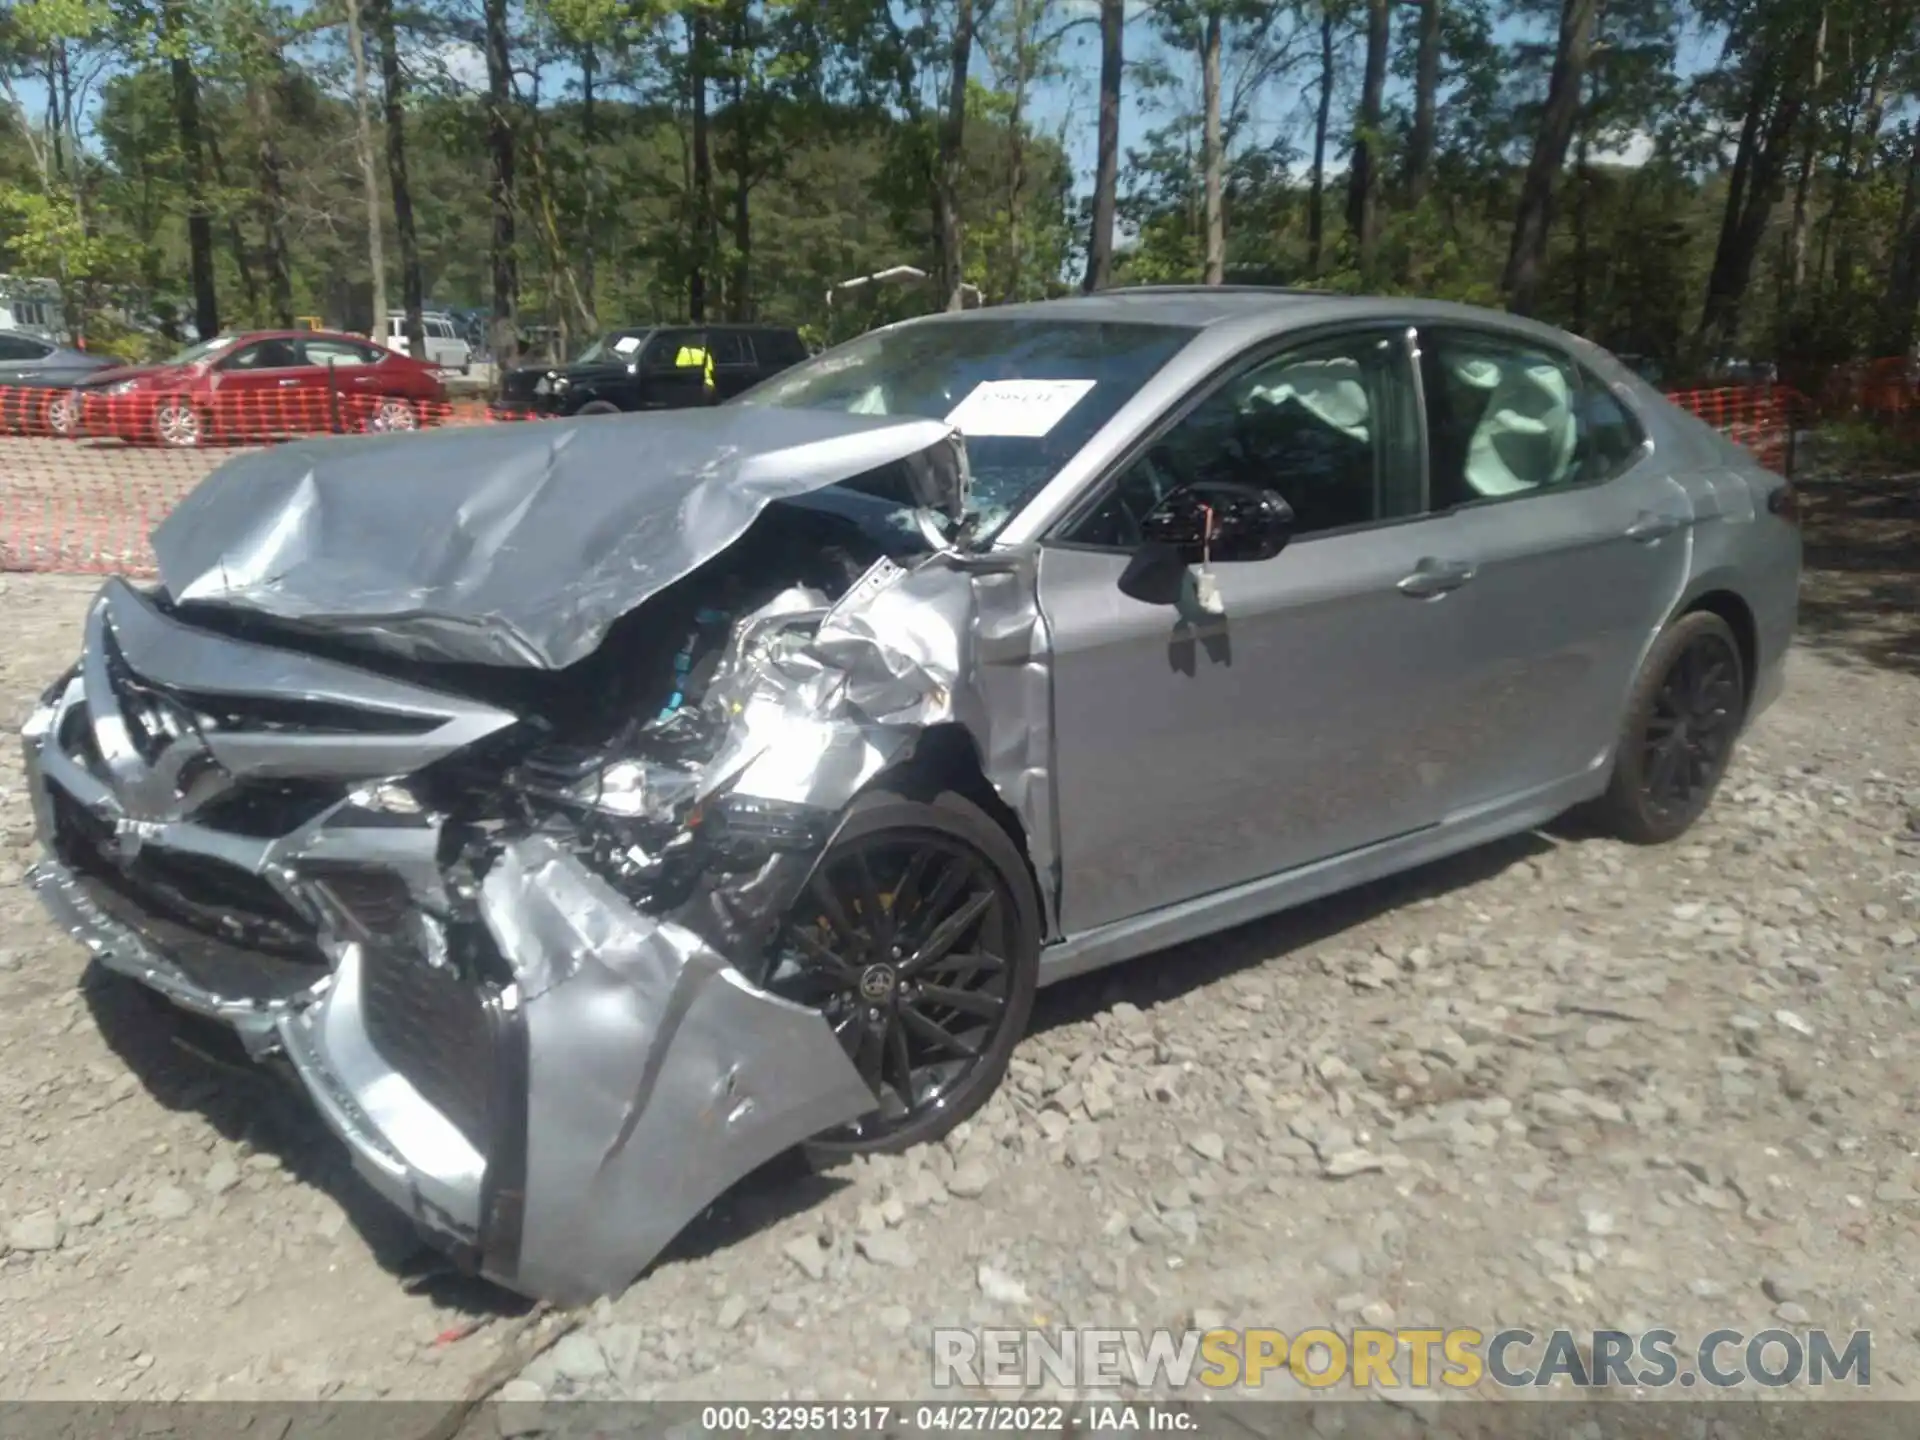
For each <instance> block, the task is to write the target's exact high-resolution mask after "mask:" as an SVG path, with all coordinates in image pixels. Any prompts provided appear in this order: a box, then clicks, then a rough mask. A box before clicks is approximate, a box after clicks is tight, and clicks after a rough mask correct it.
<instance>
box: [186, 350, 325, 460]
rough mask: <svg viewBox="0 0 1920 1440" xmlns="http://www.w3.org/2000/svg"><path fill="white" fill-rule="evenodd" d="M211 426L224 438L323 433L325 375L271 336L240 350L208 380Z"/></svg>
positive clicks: (230, 354)
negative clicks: (303, 361) (210, 394)
mask: <svg viewBox="0 0 1920 1440" xmlns="http://www.w3.org/2000/svg"><path fill="white" fill-rule="evenodd" d="M208 383H209V388H210V390H211V393H212V409H213V418H214V424H215V426H216V427H217V428H218V429H219V430H220V431H221V432H222V433H223V434H227V435H273V434H288V433H296V432H299V431H303V430H314V429H324V428H325V422H326V409H327V407H326V396H325V393H324V390H325V384H326V375H325V372H323V371H318V370H314V369H312V368H311V367H308V366H305V365H303V364H302V363H301V359H300V354H299V351H298V350H297V349H296V347H295V345H294V342H293V341H292V340H291V339H287V338H285V337H282V336H270V337H268V338H266V339H262V340H255V341H253V342H251V343H250V344H245V345H241V346H238V347H237V348H235V349H234V350H232V351H230V352H229V353H228V354H227V355H225V356H224V357H222V358H221V360H220V361H219V362H218V363H217V364H216V365H215V366H214V367H213V370H212V373H211V374H210V375H209V377H208Z"/></svg>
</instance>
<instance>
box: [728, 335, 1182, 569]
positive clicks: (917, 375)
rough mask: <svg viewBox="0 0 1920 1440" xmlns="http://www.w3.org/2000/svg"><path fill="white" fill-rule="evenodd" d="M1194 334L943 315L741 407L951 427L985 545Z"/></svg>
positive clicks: (862, 346) (822, 358)
mask: <svg viewBox="0 0 1920 1440" xmlns="http://www.w3.org/2000/svg"><path fill="white" fill-rule="evenodd" d="M1192 338H1193V331H1192V330H1190V329H1187V328H1185V327H1183V326H1174V325H1144V324H1135V323H1127V322H1121V323H1115V322H1106V321H1065V322H1063V321H1061V320H1059V319H1058V318H1055V317H1049V318H1047V319H1046V320H1039V319H1034V318H1030V317H1012V316H1010V317H1007V318H998V317H995V318H975V317H972V316H969V317H967V318H965V319H956V320H936V321H930V322H925V323H920V324H908V325H902V326H898V327H895V328H892V329H888V330H879V331H875V332H874V333H873V334H871V335H863V336H861V337H860V338H859V339H857V340H853V341H850V342H849V343H847V344H845V345H842V346H839V347H838V348H836V349H833V350H829V351H828V352H827V353H826V354H824V355H819V356H816V357H815V358H813V359H812V360H809V361H806V362H805V363H803V364H800V365H796V366H794V367H793V369H791V370H787V371H783V372H782V373H781V374H780V375H778V376H776V377H775V378H774V379H772V380H769V381H768V382H767V383H766V384H764V385H761V386H759V387H757V388H756V389H754V390H752V391H749V392H748V393H747V394H746V395H743V396H741V397H740V399H739V401H738V402H737V403H739V404H742V405H761V406H768V407H772V408H776V409H788V410H839V411H845V412H847V413H849V414H854V415H893V416H904V415H911V416H917V417H924V418H927V419H932V420H945V421H948V422H949V423H951V424H952V425H953V426H954V427H955V428H956V429H958V430H959V431H960V432H961V434H962V435H964V436H965V437H966V441H967V456H968V461H969V464H970V467H971V470H972V476H973V482H972V491H971V495H970V497H969V501H968V511H969V518H970V520H971V521H972V529H973V532H974V534H975V535H977V536H980V537H982V538H984V537H986V536H988V535H991V534H992V533H993V532H994V531H996V530H998V529H999V528H1000V526H1001V525H1003V524H1004V523H1005V522H1006V521H1007V520H1008V519H1010V518H1011V517H1012V516H1013V514H1014V512H1015V511H1017V510H1018V509H1019V508H1020V507H1021V506H1022V505H1024V504H1025V503H1026V502H1027V501H1028V500H1029V499H1031V498H1032V497H1033V495H1034V494H1035V493H1036V492H1037V491H1038V490H1039V489H1040V487H1041V486H1043V485H1045V484H1046V483H1047V481H1049V480H1051V479H1052V478H1053V477H1054V476H1055V475H1056V474H1058V473H1059V471H1060V468H1061V467H1062V466H1063V465H1065V464H1066V463H1067V461H1068V460H1069V459H1071V458H1072V457H1073V455H1074V454H1075V453H1076V452H1078V451H1079V449H1080V447H1081V446H1083V445H1085V444H1086V443H1087V441H1088V440H1090V439H1091V438H1092V437H1093V434H1094V432H1095V431H1097V430H1098V429H1099V428H1100V427H1101V426H1102V425H1104V424H1106V422H1107V421H1108V420H1110V419H1111V418H1113V414H1114V412H1115V411H1116V410H1118V409H1119V408H1120V406H1121V405H1122V404H1124V403H1125V402H1126V400H1127V399H1128V398H1129V397H1130V396H1132V395H1133V394H1134V392H1135V391H1137V390H1138V389H1139V388H1140V386H1141V385H1143V384H1144V383H1145V382H1146V381H1147V379H1148V378H1149V377H1151V376H1152V375H1153V374H1154V373H1155V372H1156V371H1157V370H1159V369H1160V368H1161V367H1162V366H1163V365H1165V364H1166V363H1167V361H1168V360H1170V359H1172V358H1173V356H1174V354H1175V353H1176V352H1177V351H1178V350H1179V349H1180V348H1181V347H1182V346H1183V345H1185V344H1186V343H1187V341H1189V340H1190V339H1192Z"/></svg>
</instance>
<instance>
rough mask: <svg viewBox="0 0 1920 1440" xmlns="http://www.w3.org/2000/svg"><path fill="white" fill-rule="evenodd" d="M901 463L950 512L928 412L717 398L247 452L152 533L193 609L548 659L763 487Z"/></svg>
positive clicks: (501, 661) (956, 492)
mask: <svg viewBox="0 0 1920 1440" xmlns="http://www.w3.org/2000/svg"><path fill="white" fill-rule="evenodd" d="M895 463H904V465H905V468H906V471H907V476H908V480H909V483H910V484H911V485H912V487H913V492H914V495H915V498H916V499H917V500H919V501H920V503H922V504H924V505H927V506H929V507H931V508H935V509H938V510H941V511H943V512H945V513H946V514H947V515H948V516H950V517H951V518H953V519H955V520H958V519H959V518H960V515H961V511H962V509H963V507H964V505H965V502H966V485H967V467H966V451H965V448H964V445H963V444H962V442H961V440H960V437H959V435H958V434H957V433H956V432H955V431H954V430H953V429H952V427H951V426H948V425H946V424H945V423H943V422H941V421H938V420H921V419H890V418H875V417H870V416H858V415H846V414H840V413H835V412H828V411H809V410H776V409H770V408H766V407H762V406H755V405H723V406H715V407H709V408H701V409H691V410H675V411H666V412H662V413H659V414H654V415H632V416H608V417H595V418H593V419H589V420H584V421H554V422H543V423H539V424H533V425H525V426H502V427H497V428H496V427H474V428H470V429H468V428H462V429H449V430H441V431H435V432H432V433H430V434H426V435H388V436H376V437H367V438H353V439H345V440H323V441H315V442H308V443H304V444H295V445H286V446H280V447H277V448H274V449H270V450H262V451H257V452H254V453H252V454H248V455H242V456H239V457H237V458H235V459H233V460H230V461H228V462H227V463H226V464H225V465H223V466H221V467H220V469H218V470H216V471H215V472H214V473H213V474H211V475H209V476H208V477H207V478H206V479H205V480H204V481H202V482H201V484H200V485H199V486H198V487H197V488H196V489H195V490H194V491H193V492H192V493H191V494H190V495H188V496H187V498H186V499H185V500H183V501H182V502H181V503H180V504H179V505H177V506H176V507H175V508H174V510H173V512H172V513H171V514H170V515H168V516H167V518H166V519H165V520H164V521H162V522H161V524H160V526H159V527H158V528H157V529H156V530H155V531H154V533H153V548H154V553H155V556H156V558H157V559H158V561H159V567H160V578H161V582H162V583H163V584H164V585H165V587H166V589H167V591H168V592H169V594H170V595H171V596H172V597H173V599H174V601H175V602H176V603H177V604H179V605H181V606H183V607H188V608H189V610H190V609H191V608H192V607H196V606H221V607H226V608H231V609H236V610H251V611H255V612H258V613H260V614H264V615H268V616H271V617H273V618H275V619H277V620H279V621H281V622H284V623H286V624H289V625H292V626H297V627H299V628H303V629H307V630H310V631H313V632H316V633H322V634H327V635H335V636H344V637H350V638H352V639H354V640H356V641H357V642H358V643H361V644H364V645H367V646H370V647H373V648H377V649H379V650H381V651H384V652H386V653H389V654H394V655H398V656H402V657H405V658H409V659H416V660H441V661H455V662H470V663H479V664H494V665H510V666H520V667H527V668H534V669H556V670H557V669H561V668H564V667H565V666H567V665H570V664H572V663H573V662H574V661H576V660H579V659H582V658H584V657H585V656H587V655H589V654H591V653H592V652H593V651H594V649H595V648H596V647H597V646H598V645H599V643H600V641H601V639H602V638H603V637H604V636H605V634H606V632H607V629H608V627H609V626H611V625H612V624H613V622H614V621H616V620H618V619H619V618H620V617H621V616H622V615H625V614H626V613H628V612H629V611H631V610H633V609H634V608H636V607H637V606H639V605H640V604H641V603H642V602H643V601H645V600H646V599H647V598H648V597H649V596H651V595H653V594H655V593H657V592H659V591H660V590H663V589H665V588H666V587H667V586H668V585H670V584H672V583H673V582H674V581H676V580H678V579H680V578H681V577H682V576H684V575H686V574H687V573H688V572H689V571H691V570H693V569H694V568H695V567H696V566H698V565H700V564H702V563H703V562H704V561H706V560H708V559H710V558H711V557H713V556H714V555H717V554H719V553H720V552H721V551H722V550H725V549H726V548H727V547H728V546H729V545H731V544H732V543H733V542H734V541H735V540H737V539H739V538H740V536H741V535H742V534H743V533H745V531H746V529H747V527H748V526H749V525H751V524H752V523H753V521H754V518H755V517H756V516H758V515H759V513H760V512H761V510H763V509H764V508H765V507H766V506H767V505H768V504H770V503H772V502H773V501H775V500H779V499H783V498H786V497H789V496H794V495H801V494H805V493H806V492H808V491H812V490H818V489H821V488H823V487H825V486H828V485H833V484H837V483H838V482H840V481H842V480H848V479H852V478H853V477H854V476H857V475H861V474H864V473H866V472H868V471H870V470H874V469H878V468H880V467H881V466H885V465H890V464H895Z"/></svg>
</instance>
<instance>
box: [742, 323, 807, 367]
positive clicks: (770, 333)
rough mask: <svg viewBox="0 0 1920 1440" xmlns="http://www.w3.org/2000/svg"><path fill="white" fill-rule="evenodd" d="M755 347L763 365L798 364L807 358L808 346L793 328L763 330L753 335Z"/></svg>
mask: <svg viewBox="0 0 1920 1440" xmlns="http://www.w3.org/2000/svg"><path fill="white" fill-rule="evenodd" d="M753 348H754V352H755V353H756V354H757V355H758V356H759V357H760V363H761V364H762V365H798V364H799V363H800V362H801V361H802V360H804V359H806V358H807V347H806V346H805V345H803V344H802V343H801V341H800V336H799V333H798V332H797V331H793V330H762V331H760V332H759V333H758V334H756V335H755V336H754V337H753Z"/></svg>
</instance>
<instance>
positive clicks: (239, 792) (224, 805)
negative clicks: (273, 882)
mask: <svg viewBox="0 0 1920 1440" xmlns="http://www.w3.org/2000/svg"><path fill="white" fill-rule="evenodd" d="M345 797H346V788H345V787H344V786H342V785H338V784H335V783H333V782H331V781H321V780H242V781H239V782H238V783H237V784H235V785H234V786H233V788H232V789H230V790H228V791H226V793H224V794H221V795H216V796H214V797H213V799H211V800H209V801H208V802H207V803H206V804H204V805H202V806H201V807H200V809H199V811H198V812H197V813H196V814H195V815H194V820H195V823H197V824H200V825H205V826H207V827H208V828H210V829H214V830H224V831H226V832H227V833H228V834H230V835H245V836H248V837H249V838H251V839H256V840H277V839H279V838H280V837H281V836H283V835H291V834H292V833H293V832H294V831H295V830H298V829H299V828H300V827H301V826H302V825H305V824H306V823H307V822H308V821H309V820H313V819H317V818H318V817H319V816H320V814H321V813H322V812H323V811H325V810H326V809H327V807H328V806H330V805H333V804H336V803H338V802H339V801H340V800H342V799H344V798H345Z"/></svg>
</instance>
